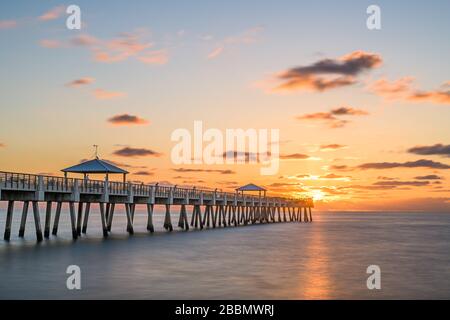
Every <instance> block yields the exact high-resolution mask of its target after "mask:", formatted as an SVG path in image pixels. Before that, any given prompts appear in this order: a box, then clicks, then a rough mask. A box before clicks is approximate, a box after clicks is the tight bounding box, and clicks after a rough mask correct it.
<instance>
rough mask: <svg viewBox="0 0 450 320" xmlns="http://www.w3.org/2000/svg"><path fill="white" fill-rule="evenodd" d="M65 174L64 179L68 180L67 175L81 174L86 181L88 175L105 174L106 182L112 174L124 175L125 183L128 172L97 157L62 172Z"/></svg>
mask: <svg viewBox="0 0 450 320" xmlns="http://www.w3.org/2000/svg"><path fill="white" fill-rule="evenodd" d="M61 171H62V172H64V177H66V178H67V173H69V172H70V173H80V174H83V175H84V180H87V175H88V174H105V180H106V181H107V180H108V175H110V174H123V182H124V183H125V182H126V180H127V173H128V171H126V170H123V169H120V168H119V167H116V166H115V165H112V164H111V163H109V162H106V161H104V160H100V159H99V158H98V157H95V159H93V160H88V161H84V162H82V163H80V164H77V165H74V166H72V167H68V168H65V169H62V170H61Z"/></svg>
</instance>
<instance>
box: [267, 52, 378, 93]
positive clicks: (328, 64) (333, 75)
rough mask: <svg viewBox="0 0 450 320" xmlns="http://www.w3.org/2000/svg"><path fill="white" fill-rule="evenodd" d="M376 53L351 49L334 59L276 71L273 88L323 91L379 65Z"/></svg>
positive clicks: (346, 84)
mask: <svg viewBox="0 0 450 320" xmlns="http://www.w3.org/2000/svg"><path fill="white" fill-rule="evenodd" d="M381 63H382V59H381V57H380V56H379V55H377V54H374V53H368V52H364V51H355V52H352V53H350V54H348V55H345V56H343V57H340V58H338V59H323V60H319V61H317V62H315V63H313V64H310V65H306V66H300V67H295V68H291V69H288V70H286V71H283V72H280V73H279V74H277V75H276V79H277V80H278V82H281V83H280V84H278V85H277V86H276V87H275V88H274V89H273V91H275V92H277V91H298V90H313V91H320V92H321V91H326V90H329V89H333V88H339V87H344V86H349V85H352V84H355V83H357V82H358V80H357V76H358V75H359V74H361V73H362V72H364V71H367V70H371V69H373V68H376V67H378V66H379V65H381Z"/></svg>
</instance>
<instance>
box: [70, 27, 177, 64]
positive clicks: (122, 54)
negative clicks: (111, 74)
mask: <svg viewBox="0 0 450 320" xmlns="http://www.w3.org/2000/svg"><path fill="white" fill-rule="evenodd" d="M71 43H72V44H73V45H75V46H82V47H87V48H88V49H89V50H90V51H91V53H92V55H93V59H94V61H96V62H102V63H115V62H121V61H125V60H128V59H129V58H133V57H134V58H135V59H137V60H138V61H140V62H142V63H145V64H158V65H162V64H165V63H167V61H168V59H169V57H168V54H167V50H164V49H161V50H150V49H151V48H153V46H154V44H153V43H152V42H149V41H146V40H144V39H143V32H141V31H138V32H128V33H122V34H120V35H119V36H118V37H116V38H113V39H110V40H101V39H98V38H95V37H93V36H91V35H88V34H83V35H79V36H77V37H75V38H72V41H71Z"/></svg>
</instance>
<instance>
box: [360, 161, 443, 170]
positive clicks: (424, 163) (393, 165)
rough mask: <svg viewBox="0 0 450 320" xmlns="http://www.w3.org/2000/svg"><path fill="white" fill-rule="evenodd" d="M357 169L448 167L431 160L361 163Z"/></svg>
mask: <svg viewBox="0 0 450 320" xmlns="http://www.w3.org/2000/svg"><path fill="white" fill-rule="evenodd" d="M357 168H358V169H362V170H367V169H392V168H430V169H450V165H448V164H445V163H441V162H436V161H433V160H426V159H420V160H417V161H407V162H372V163H363V164H361V165H359V166H357Z"/></svg>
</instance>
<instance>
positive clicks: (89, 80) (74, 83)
mask: <svg viewBox="0 0 450 320" xmlns="http://www.w3.org/2000/svg"><path fill="white" fill-rule="evenodd" d="M94 81H95V79H94V78H90V77H84V78H79V79H75V80H72V81H70V82H69V83H67V84H66V86H68V87H74V88H77V87H81V86H85V85H89V84H91V83H94Z"/></svg>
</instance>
